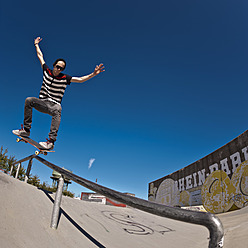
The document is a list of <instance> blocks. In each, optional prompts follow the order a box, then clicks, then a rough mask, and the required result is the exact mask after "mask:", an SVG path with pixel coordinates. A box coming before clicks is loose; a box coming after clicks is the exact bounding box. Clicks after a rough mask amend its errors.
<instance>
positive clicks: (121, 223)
mask: <svg viewBox="0 0 248 248" xmlns="http://www.w3.org/2000/svg"><path fill="white" fill-rule="evenodd" d="M0 199H1V204H0V221H1V224H0V244H1V247H4V248H17V247H18V248H33V247H36V248H44V247H53V248H57V247H58V248H67V247H70V248H71V247H73V248H77V247H80V248H81V247H85V248H91V247H108V248H123V247H125V248H126V247H131V248H132V247H134V248H139V247H140V248H151V247H152V248H156V247H158V248H162V247H168V248H178V247H190V248H199V247H201V248H202V247H208V242H209V240H208V236H209V232H208V230H207V228H205V227H203V226H199V225H193V224H187V223H183V222H179V221H175V220H171V219H167V218H163V217H159V216H155V215H152V214H149V213H146V212H142V211H140V210H136V209H132V208H118V207H113V206H108V205H100V204H98V203H90V202H84V201H79V200H75V199H71V198H67V197H63V198H62V205H61V216H60V219H59V224H58V229H57V230H53V229H51V228H50V221H51V215H52V208H53V199H54V195H53V194H48V193H46V192H44V191H42V190H39V189H37V188H36V187H34V186H32V185H29V184H25V183H23V182H21V181H18V180H16V179H14V178H11V177H9V176H8V175H6V174H3V173H0ZM225 247H226V246H225ZM235 248H237V246H236V247H235Z"/></svg>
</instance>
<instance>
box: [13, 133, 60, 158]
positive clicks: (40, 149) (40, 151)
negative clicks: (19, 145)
mask: <svg viewBox="0 0 248 248" xmlns="http://www.w3.org/2000/svg"><path fill="white" fill-rule="evenodd" d="M16 135H17V134H16ZM17 136H18V137H19V138H16V142H25V143H29V144H30V145H32V146H34V147H35V148H37V149H38V150H37V151H35V155H39V154H44V155H47V153H48V152H55V151H51V150H47V149H45V148H43V147H42V146H41V145H40V144H39V143H38V142H36V141H34V140H32V139H31V138H29V137H24V136H20V135H17Z"/></svg>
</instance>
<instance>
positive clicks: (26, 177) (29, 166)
mask: <svg viewBox="0 0 248 248" xmlns="http://www.w3.org/2000/svg"><path fill="white" fill-rule="evenodd" d="M32 164H33V158H31V159H30V160H29V162H28V168H27V170H26V175H25V180H24V182H25V183H27V182H28V179H29V175H30V171H31V168H32Z"/></svg>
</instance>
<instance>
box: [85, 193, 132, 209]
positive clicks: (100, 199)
mask: <svg viewBox="0 0 248 248" xmlns="http://www.w3.org/2000/svg"><path fill="white" fill-rule="evenodd" d="M124 194H127V195H131V196H135V194H131V193H124ZM81 200H82V201H89V202H96V203H100V204H104V205H111V206H115V207H124V208H125V207H126V206H127V205H125V204H123V203H120V202H118V201H115V200H112V199H110V198H107V197H106V196H103V195H100V194H97V193H89V192H82V193H81Z"/></svg>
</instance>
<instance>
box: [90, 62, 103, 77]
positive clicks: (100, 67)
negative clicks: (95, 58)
mask: <svg viewBox="0 0 248 248" xmlns="http://www.w3.org/2000/svg"><path fill="white" fill-rule="evenodd" d="M103 71H105V70H104V65H103V64H100V65H97V66H96V68H95V70H94V72H93V74H94V75H95V76H96V75H98V74H100V73H101V72H103Z"/></svg>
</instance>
